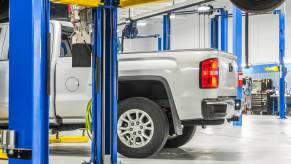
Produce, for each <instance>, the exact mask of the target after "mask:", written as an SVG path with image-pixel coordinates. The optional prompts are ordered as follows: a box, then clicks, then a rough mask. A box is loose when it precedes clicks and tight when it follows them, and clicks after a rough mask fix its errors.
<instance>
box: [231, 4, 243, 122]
mask: <svg viewBox="0 0 291 164" xmlns="http://www.w3.org/2000/svg"><path fill="white" fill-rule="evenodd" d="M233 53H234V55H236V57H237V65H238V71H239V72H241V71H242V58H243V56H242V11H241V10H240V9H238V8H236V7H234V8H233ZM242 98H243V89H242V87H238V88H237V99H242ZM233 125H234V126H242V116H241V117H240V120H239V121H235V122H233Z"/></svg>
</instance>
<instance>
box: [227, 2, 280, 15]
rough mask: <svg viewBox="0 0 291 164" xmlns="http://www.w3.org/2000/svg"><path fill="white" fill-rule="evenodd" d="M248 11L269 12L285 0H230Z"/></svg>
mask: <svg viewBox="0 0 291 164" xmlns="http://www.w3.org/2000/svg"><path fill="white" fill-rule="evenodd" d="M230 1H231V2H232V3H233V4H234V5H236V6H237V7H238V8H240V9H242V10H244V11H246V12H267V11H272V10H274V9H275V8H277V7H279V6H280V5H282V3H284V2H285V0H230Z"/></svg>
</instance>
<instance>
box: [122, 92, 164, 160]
mask: <svg viewBox="0 0 291 164" xmlns="http://www.w3.org/2000/svg"><path fill="white" fill-rule="evenodd" d="M118 107H119V108H118V119H119V118H120V116H122V114H124V113H125V112H127V111H129V110H131V109H138V110H141V111H142V112H145V113H146V114H148V116H149V117H150V118H151V119H152V122H153V125H154V130H153V133H152V138H151V139H149V140H148V143H147V144H145V145H144V146H142V147H138V148H132V147H130V146H127V145H126V144H124V143H123V142H122V141H121V139H120V137H119V136H118V152H119V153H120V154H122V155H124V156H126V157H129V158H145V157H149V156H152V155H154V154H155V153H157V152H158V151H160V150H161V149H162V148H163V147H164V145H165V143H166V141H167V138H168V135H169V122H168V118H167V116H166V114H165V112H164V111H163V110H162V109H161V107H160V106H159V105H158V104H156V103H155V102H154V101H152V100H150V99H147V98H142V97H134V98H128V99H126V100H123V101H121V102H120V103H119V104H118ZM130 117H132V116H130ZM127 126H128V127H132V126H130V125H127ZM118 128H119V127H118Z"/></svg>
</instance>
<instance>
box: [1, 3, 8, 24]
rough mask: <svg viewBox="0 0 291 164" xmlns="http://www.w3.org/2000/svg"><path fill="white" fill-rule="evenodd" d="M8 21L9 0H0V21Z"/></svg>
mask: <svg viewBox="0 0 291 164" xmlns="http://www.w3.org/2000/svg"><path fill="white" fill-rule="evenodd" d="M8 21H9V0H0V23H3V22H8Z"/></svg>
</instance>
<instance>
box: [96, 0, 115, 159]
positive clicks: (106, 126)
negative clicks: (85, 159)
mask: <svg viewBox="0 0 291 164" xmlns="http://www.w3.org/2000/svg"><path fill="white" fill-rule="evenodd" d="M116 6H118V2H117V1H114V0H107V1H105V6H102V7H98V8H97V9H94V39H93V40H94V43H93V47H94V48H93V64H92V76H93V77H92V78H93V81H94V82H93V87H92V92H93V94H92V96H93V97H92V111H93V112H92V113H93V119H92V120H93V142H92V156H91V157H92V158H91V162H92V163H93V164H102V163H112V164H116V163H117V83H118V81H117V70H118V68H117V48H118V45H117V7H116Z"/></svg>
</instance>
